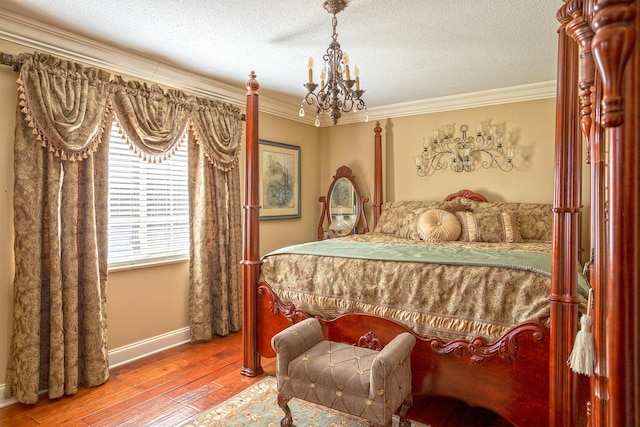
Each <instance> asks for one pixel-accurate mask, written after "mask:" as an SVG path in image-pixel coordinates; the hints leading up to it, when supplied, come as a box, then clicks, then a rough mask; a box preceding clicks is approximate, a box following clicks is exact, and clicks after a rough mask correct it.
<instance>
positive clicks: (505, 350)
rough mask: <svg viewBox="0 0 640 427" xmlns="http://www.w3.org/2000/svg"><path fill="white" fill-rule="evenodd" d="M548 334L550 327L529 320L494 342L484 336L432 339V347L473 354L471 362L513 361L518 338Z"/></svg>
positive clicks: (436, 350) (440, 351)
mask: <svg viewBox="0 0 640 427" xmlns="http://www.w3.org/2000/svg"><path fill="white" fill-rule="evenodd" d="M547 334H548V329H547V328H546V327H545V326H544V325H542V324H540V323H534V322H527V323H523V324H521V325H518V326H516V327H515V328H513V329H511V330H509V331H508V332H507V333H505V334H504V335H503V336H502V337H500V338H499V339H498V340H496V341H495V342H493V343H490V344H487V341H486V340H485V339H484V338H482V337H476V338H474V339H473V340H471V341H467V340H455V341H451V342H450V343H447V344H444V343H443V342H442V341H441V340H440V339H432V340H431V349H432V350H433V351H434V352H436V353H439V354H451V353H453V354H455V355H456V356H458V357H462V356H464V355H465V353H468V354H470V355H471V362H472V363H475V364H480V363H482V362H484V361H485V360H488V359H493V358H496V357H499V358H501V359H502V360H504V361H505V362H508V363H511V362H513V361H515V360H516V358H517V353H518V340H519V339H521V337H522V336H524V335H528V336H529V337H530V338H531V339H532V340H533V341H543V340H544V339H545V337H546V336H547Z"/></svg>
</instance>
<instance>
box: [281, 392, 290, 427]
mask: <svg viewBox="0 0 640 427" xmlns="http://www.w3.org/2000/svg"><path fill="white" fill-rule="evenodd" d="M291 397H292V396H289V395H287V394H282V393H278V406H279V407H281V408H282V410H283V411H284V418H283V419H282V420H280V427H291V426H292V425H293V418H292V417H291V409H289V401H290V400H291Z"/></svg>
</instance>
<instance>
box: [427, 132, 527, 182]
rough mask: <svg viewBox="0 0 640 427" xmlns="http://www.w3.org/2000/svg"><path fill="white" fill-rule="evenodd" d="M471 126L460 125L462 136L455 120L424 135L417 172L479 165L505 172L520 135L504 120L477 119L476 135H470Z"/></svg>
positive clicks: (457, 169) (468, 167)
mask: <svg viewBox="0 0 640 427" xmlns="http://www.w3.org/2000/svg"><path fill="white" fill-rule="evenodd" d="M468 130H469V126H467V125H462V126H460V131H461V132H462V136H460V137H456V136H455V131H456V129H455V123H450V124H447V125H444V126H443V127H441V128H440V129H434V130H433V136H432V137H430V138H424V142H423V144H422V153H421V154H420V156H418V157H416V158H415V161H416V172H417V174H418V176H429V175H432V174H433V173H434V172H435V171H438V170H443V169H447V168H450V169H451V170H452V171H454V172H471V171H473V170H475V168H476V166H477V165H482V168H484V169H491V168H494V167H495V168H498V169H500V170H502V171H503V172H508V171H510V170H512V169H513V162H512V161H513V156H514V154H515V142H516V140H517V136H516V135H515V134H513V133H510V132H507V131H506V129H505V125H504V124H501V125H496V124H493V123H491V121H488V122H478V123H477V126H476V133H475V136H467V131H468Z"/></svg>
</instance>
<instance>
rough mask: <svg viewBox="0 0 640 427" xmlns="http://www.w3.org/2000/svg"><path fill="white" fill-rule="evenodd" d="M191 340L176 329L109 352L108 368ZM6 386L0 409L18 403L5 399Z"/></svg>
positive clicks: (1, 387)
mask: <svg viewBox="0 0 640 427" xmlns="http://www.w3.org/2000/svg"><path fill="white" fill-rule="evenodd" d="M190 340H191V332H190V331H189V328H188V327H186V328H182V329H177V330H175V331H172V332H167V333H166V334H162V335H158V336H155V337H151V338H148V339H146V340H142V341H138V342H135V343H133V344H129V345H125V346H123V347H119V348H114V349H113V350H109V368H110V369H111V368H115V367H116V366H120V365H124V364H125V363H129V362H133V361H134V360H138V359H141V358H143V357H145V356H149V355H151V354H154V353H157V352H159V351H162V350H166V349H169V348H171V347H175V346H178V345H181V344H185V343H188V342H189V341H190ZM5 388H6V384H0V408H4V407H5V406H9V405H13V404H14V403H17V402H18V401H17V400H16V399H15V398H12V399H5V398H4V389H5Z"/></svg>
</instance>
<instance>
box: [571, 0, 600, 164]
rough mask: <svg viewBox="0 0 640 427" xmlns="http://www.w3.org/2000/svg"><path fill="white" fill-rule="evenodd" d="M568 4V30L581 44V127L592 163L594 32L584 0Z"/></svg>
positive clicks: (575, 0)
mask: <svg viewBox="0 0 640 427" xmlns="http://www.w3.org/2000/svg"><path fill="white" fill-rule="evenodd" d="M566 6H567V13H568V14H569V15H570V16H571V19H570V20H569V21H568V22H567V23H566V27H565V28H566V32H567V34H568V35H569V36H570V37H571V38H572V39H573V40H575V42H576V43H577V44H578V46H580V128H581V129H582V133H583V134H584V137H585V141H586V144H587V147H586V163H591V140H592V137H591V124H592V120H591V96H592V89H593V82H594V80H595V67H594V62H593V55H592V53H591V41H592V39H593V35H594V32H593V30H592V29H591V26H590V25H589V23H588V22H586V20H585V18H584V15H583V13H584V8H583V1H582V0H574V1H570V2H567V3H566Z"/></svg>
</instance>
